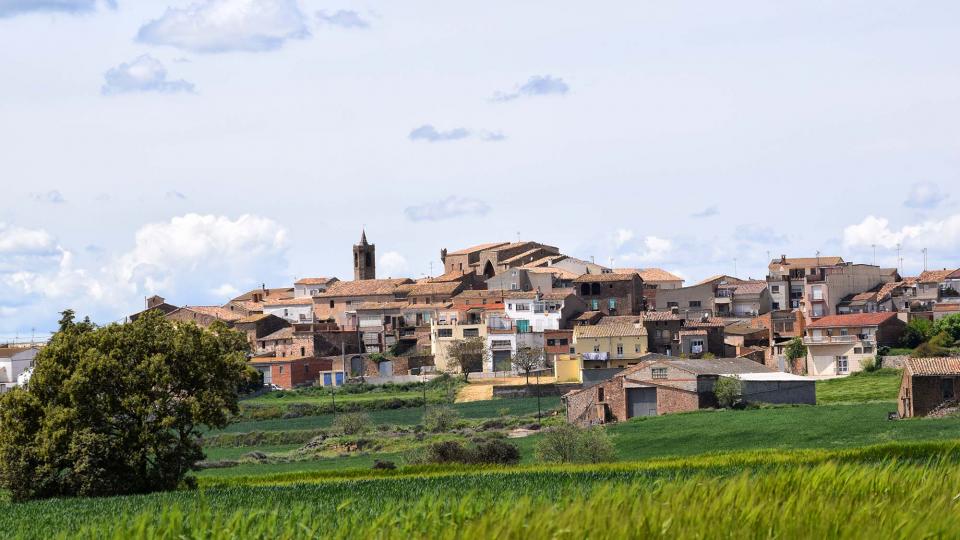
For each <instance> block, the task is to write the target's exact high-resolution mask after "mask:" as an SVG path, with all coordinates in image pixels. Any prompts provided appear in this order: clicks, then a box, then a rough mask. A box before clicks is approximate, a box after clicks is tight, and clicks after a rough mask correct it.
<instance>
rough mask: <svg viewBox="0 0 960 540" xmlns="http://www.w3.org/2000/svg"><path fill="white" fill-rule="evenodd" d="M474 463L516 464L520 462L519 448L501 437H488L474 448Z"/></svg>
mask: <svg viewBox="0 0 960 540" xmlns="http://www.w3.org/2000/svg"><path fill="white" fill-rule="evenodd" d="M474 454H475V455H474V460H475V461H474V463H493V464H497V465H516V464H517V463H520V449H519V448H517V447H516V446H514V445H512V444H510V443H508V442H507V441H505V440H503V439H489V440H486V441H484V442H481V443H478V444H477V446H476V448H475V449H474Z"/></svg>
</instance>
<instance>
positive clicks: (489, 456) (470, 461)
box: [408, 439, 520, 465]
mask: <svg viewBox="0 0 960 540" xmlns="http://www.w3.org/2000/svg"><path fill="white" fill-rule="evenodd" d="M408 463H434V464H444V463H462V464H466V465H516V464H517V463H520V449H519V448H517V447H516V446H514V445H513V444H510V443H509V442H507V441H504V440H502V439H490V440H486V441H482V442H480V443H478V444H477V445H476V446H473V447H469V446H465V445H464V444H463V443H461V442H458V441H443V442H435V443H432V444H430V445H428V446H427V447H426V449H425V451H424V452H423V453H422V454H420V455H417V454H413V455H412V459H410V460H408Z"/></svg>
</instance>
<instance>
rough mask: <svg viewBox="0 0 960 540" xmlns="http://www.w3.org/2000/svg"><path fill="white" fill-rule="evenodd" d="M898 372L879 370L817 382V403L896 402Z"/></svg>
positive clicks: (898, 383) (898, 382) (898, 386)
mask: <svg viewBox="0 0 960 540" xmlns="http://www.w3.org/2000/svg"><path fill="white" fill-rule="evenodd" d="M900 378H901V376H900V371H899V370H896V369H881V370H879V371H875V372H873V373H865V372H861V373H857V374H854V375H851V376H849V377H843V378H839V379H829V380H825V381H817V403H867V402H871V401H889V402H896V401H897V393H898V392H899V390H900Z"/></svg>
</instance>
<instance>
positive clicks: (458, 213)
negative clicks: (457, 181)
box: [403, 195, 490, 221]
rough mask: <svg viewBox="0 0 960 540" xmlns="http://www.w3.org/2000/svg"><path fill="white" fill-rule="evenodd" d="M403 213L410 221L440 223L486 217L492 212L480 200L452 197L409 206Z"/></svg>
mask: <svg viewBox="0 0 960 540" xmlns="http://www.w3.org/2000/svg"><path fill="white" fill-rule="evenodd" d="M403 212H404V213H405V214H406V215H407V219H409V220H410V221H440V220H444V219H454V218H459V217H475V216H485V215H487V213H488V212H490V206H489V205H488V204H487V203H485V202H483V201H481V200H479V199H472V198H469V197H457V196H455V195H451V196H450V197H447V198H446V199H441V200H439V201H435V202H429V203H424V204H420V205H417V206H408V207H407V208H405V209H404V211H403Z"/></svg>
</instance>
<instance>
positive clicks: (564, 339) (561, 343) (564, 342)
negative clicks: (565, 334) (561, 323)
mask: <svg viewBox="0 0 960 540" xmlns="http://www.w3.org/2000/svg"><path fill="white" fill-rule="evenodd" d="M568 344H570V340H569V339H567V338H560V345H568Z"/></svg>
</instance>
